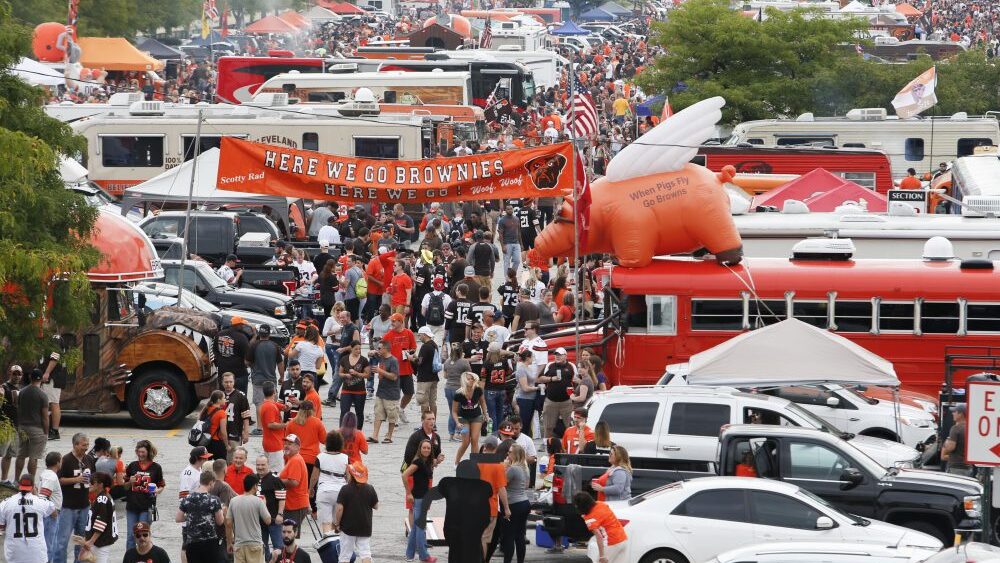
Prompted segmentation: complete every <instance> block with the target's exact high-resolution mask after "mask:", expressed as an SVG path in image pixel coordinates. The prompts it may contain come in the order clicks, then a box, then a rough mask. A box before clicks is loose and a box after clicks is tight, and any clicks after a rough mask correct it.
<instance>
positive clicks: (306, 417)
mask: <svg viewBox="0 0 1000 563" xmlns="http://www.w3.org/2000/svg"><path fill="white" fill-rule="evenodd" d="M285 433H286V435H287V434H295V435H296V436H298V437H299V443H300V448H301V449H300V450H299V455H301V456H302V460H303V461H305V462H306V470H307V471H308V472H309V476H310V477H312V472H313V468H314V467H315V466H316V456H318V455H319V445H320V444H325V443H326V426H323V421H322V420H320V419H318V418H316V416H314V411H313V404H312V402H311V401H302V402H300V403H299V412H298V414H296V415H295V418H293V419H292V420H289V421H288V426H286V427H285Z"/></svg>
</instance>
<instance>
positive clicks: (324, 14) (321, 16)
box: [303, 6, 344, 23]
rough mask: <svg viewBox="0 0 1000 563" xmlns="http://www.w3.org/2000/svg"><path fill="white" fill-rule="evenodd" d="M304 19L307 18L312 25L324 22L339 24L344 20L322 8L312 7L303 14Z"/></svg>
mask: <svg viewBox="0 0 1000 563" xmlns="http://www.w3.org/2000/svg"><path fill="white" fill-rule="evenodd" d="M303 15H304V16H305V17H307V18H309V21H312V22H314V23H326V22H339V21H340V20H342V19H344V18H342V17H341V16H339V15H337V14H336V13H334V12H333V11H331V10H329V9H327V8H324V7H323V6H313V7H312V8H309V10H307V11H306V13H305V14H303Z"/></svg>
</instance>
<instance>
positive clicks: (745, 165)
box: [691, 145, 893, 195]
mask: <svg viewBox="0 0 1000 563" xmlns="http://www.w3.org/2000/svg"><path fill="white" fill-rule="evenodd" d="M691 161H692V162H694V163H695V164H700V165H702V166H704V167H706V168H708V169H709V170H711V171H713V172H720V171H721V170H722V168H723V167H724V166H729V165H732V166H734V167H736V172H738V173H745V174H799V175H802V174H806V173H808V172H812V171H813V170H815V169H817V168H824V169H826V170H827V171H828V172H831V173H833V174H836V175H838V176H840V177H842V178H844V179H845V180H850V181H851V182H854V183H855V184H858V185H860V186H862V187H865V188H868V189H871V190H875V191H877V192H878V193H880V194H883V195H884V194H886V193H888V191H889V190H890V189H892V188H893V185H892V163H891V162H890V161H889V157H888V156H886V154H885V153H884V152H882V151H880V150H875V149H861V148H846V149H837V148H822V147H801V146H787V147H763V146H753V145H739V146H728V145H704V146H702V147H700V148H699V149H698V154H697V155H696V156H695V157H694V158H693V159H692V160H691Z"/></svg>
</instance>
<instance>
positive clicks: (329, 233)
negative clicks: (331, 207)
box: [310, 213, 340, 246]
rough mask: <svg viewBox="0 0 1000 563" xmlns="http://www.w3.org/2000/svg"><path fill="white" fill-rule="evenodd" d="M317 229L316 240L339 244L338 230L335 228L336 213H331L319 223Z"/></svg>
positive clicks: (331, 244)
mask: <svg viewBox="0 0 1000 563" xmlns="http://www.w3.org/2000/svg"><path fill="white" fill-rule="evenodd" d="M314 223H315V220H314ZM318 229H319V230H318V231H317V232H316V240H318V241H319V242H320V243H321V244H322V243H324V242H325V243H327V244H328V245H330V246H333V245H337V244H340V231H339V230H337V216H336V215H334V214H332V213H331V214H330V216H329V217H327V219H326V221H325V222H323V223H320V227H318ZM310 230H312V227H310Z"/></svg>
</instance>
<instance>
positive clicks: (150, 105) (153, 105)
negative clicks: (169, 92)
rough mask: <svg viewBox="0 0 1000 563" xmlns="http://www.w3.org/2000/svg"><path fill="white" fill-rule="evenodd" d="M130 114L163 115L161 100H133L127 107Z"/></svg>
mask: <svg viewBox="0 0 1000 563" xmlns="http://www.w3.org/2000/svg"><path fill="white" fill-rule="evenodd" d="M128 112H129V114H130V115H163V114H164V111H163V102H145V101H143V102H135V103H133V104H132V105H130V106H129V107H128Z"/></svg>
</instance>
